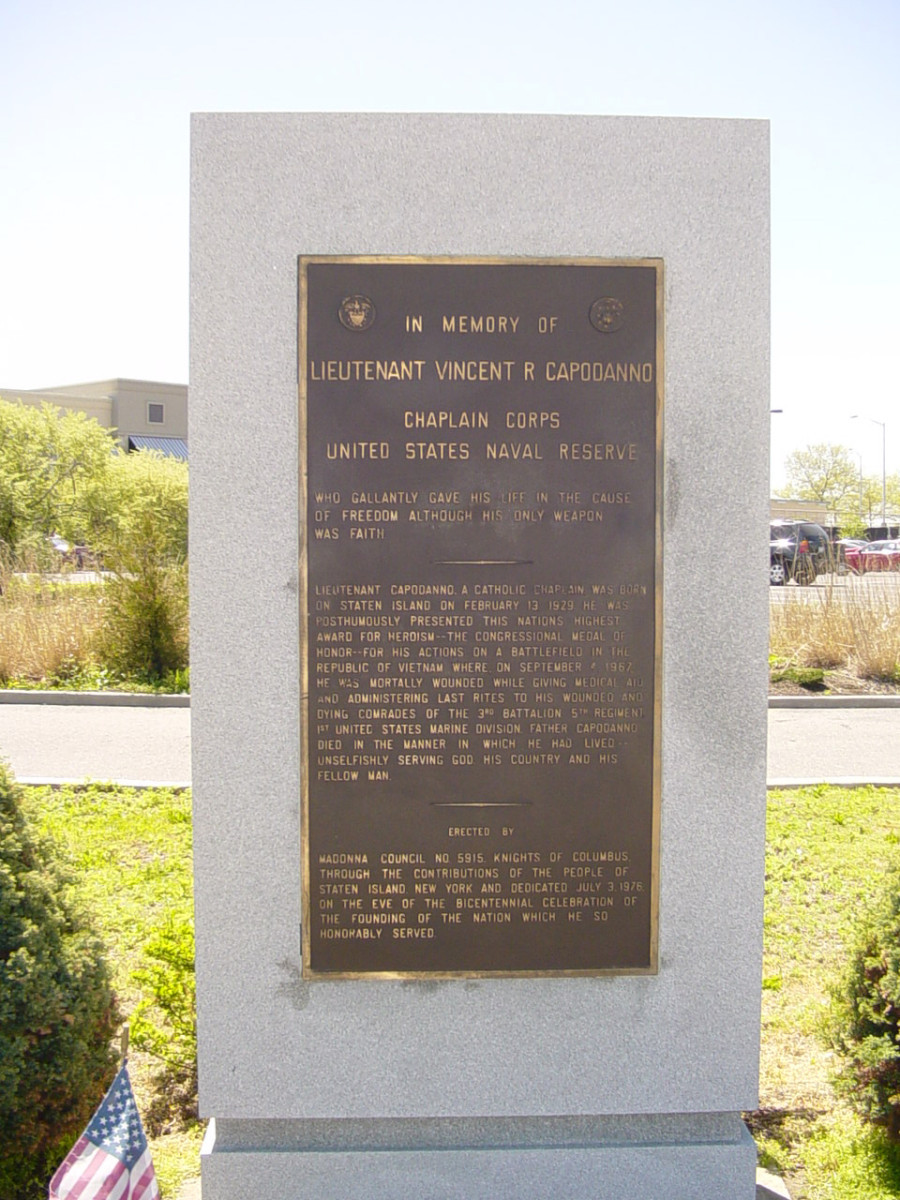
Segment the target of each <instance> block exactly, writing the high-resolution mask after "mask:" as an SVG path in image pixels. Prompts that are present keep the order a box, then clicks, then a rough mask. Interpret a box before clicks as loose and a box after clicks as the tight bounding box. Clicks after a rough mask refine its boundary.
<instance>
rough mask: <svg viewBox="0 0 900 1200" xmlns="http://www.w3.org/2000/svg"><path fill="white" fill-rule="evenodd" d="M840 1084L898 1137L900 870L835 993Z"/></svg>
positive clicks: (834, 1040)
mask: <svg viewBox="0 0 900 1200" xmlns="http://www.w3.org/2000/svg"><path fill="white" fill-rule="evenodd" d="M831 1040H832V1043H833V1044H834V1046H835V1048H836V1049H838V1050H839V1051H840V1052H841V1054H842V1055H843V1056H844V1065H843V1067H842V1070H841V1072H840V1075H839V1076H838V1079H837V1081H836V1082H837V1085H838V1088H839V1090H840V1091H842V1092H843V1093H844V1094H845V1095H846V1096H847V1097H848V1098H849V1099H850V1100H851V1102H852V1103H853V1105H854V1107H856V1108H857V1109H858V1111H859V1112H860V1113H862V1115H863V1116H865V1117H866V1118H867V1119H868V1120H870V1121H872V1122H873V1123H874V1124H876V1125H883V1126H885V1127H886V1129H887V1132H888V1135H889V1136H890V1137H891V1138H892V1139H893V1140H894V1141H897V1140H900V870H897V869H895V871H894V872H893V873H892V874H891V875H890V876H889V878H888V886H887V889H886V891H885V895H884V897H883V899H882V902H881V905H880V907H879V908H878V909H877V910H876V911H875V913H874V914H873V915H872V916H871V917H870V918H869V920H868V921H867V922H866V924H865V926H864V927H863V930H862V932H861V934H860V936H859V940H858V944H857V946H856V948H855V950H854V952H853V955H852V957H851V961H850V964H849V967H848V969H847V973H846V976H845V978H844V980H843V981H842V983H841V984H840V985H839V987H837V988H836V989H835V991H834V994H833V1025H832V1030H831Z"/></svg>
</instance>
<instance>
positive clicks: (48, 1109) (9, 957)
mask: <svg viewBox="0 0 900 1200" xmlns="http://www.w3.org/2000/svg"><path fill="white" fill-rule="evenodd" d="M117 1022H118V1011H117V1008H116V1003H115V998H114V996H113V993H112V991H111V988H110V981H109V973H108V971H107V968H106V965H105V963H104V961H103V957H102V952H101V947H100V945H99V943H98V941H97V939H96V938H95V937H94V936H93V935H92V933H91V932H90V930H89V929H88V928H87V926H86V924H85V922H84V920H83V918H82V917H80V915H79V914H77V913H76V912H75V910H74V909H73V908H72V906H71V903H70V901H69V890H68V879H67V877H66V875H65V872H64V871H63V870H62V869H61V867H60V866H59V863H58V862H57V861H56V859H55V857H54V854H53V852H52V850H51V847H50V845H49V843H47V842H44V841H41V840H39V839H38V838H37V837H36V836H35V835H34V833H33V832H32V831H31V829H30V828H29V826H28V824H27V822H26V819H25V816H24V814H23V812H22V809H21V805H20V800H19V792H18V789H17V787H16V786H15V784H14V783H13V781H12V779H11V778H10V776H9V774H8V772H7V770H6V768H5V767H3V766H2V765H0V1130H2V1134H0V1196H2V1197H3V1200H39V1198H40V1197H43V1196H46V1194H47V1180H48V1178H49V1176H50V1175H51V1174H52V1172H53V1170H54V1168H55V1167H56V1166H57V1165H58V1163H59V1162H60V1161H61V1160H62V1158H63V1157H64V1155H65V1154H66V1152H67V1151H68V1149H69V1147H70V1146H71V1145H72V1143H73V1142H74V1141H75V1139H76V1138H77V1137H78V1135H79V1133H80V1132H81V1130H82V1129H83V1128H84V1126H85V1125H86V1124H87V1122H88V1120H89V1119H90V1115H91V1112H92V1110H93V1109H94V1108H95V1107H96V1105H97V1104H98V1103H99V1101H100V1099H101V1098H102V1096H103V1093H104V1091H105V1090H106V1088H107V1086H108V1085H109V1082H110V1080H111V1079H112V1076H113V1074H114V1073H115V1055H114V1054H113V1052H112V1050H111V1039H112V1036H113V1033H114V1031H115V1026H116V1024H117Z"/></svg>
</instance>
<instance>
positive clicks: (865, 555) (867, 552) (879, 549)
mask: <svg viewBox="0 0 900 1200" xmlns="http://www.w3.org/2000/svg"><path fill="white" fill-rule="evenodd" d="M859 562H860V569H861V570H863V571H900V539H898V538H893V539H891V540H888V541H883V542H869V544H868V545H867V546H863V548H862V550H860V552H859Z"/></svg>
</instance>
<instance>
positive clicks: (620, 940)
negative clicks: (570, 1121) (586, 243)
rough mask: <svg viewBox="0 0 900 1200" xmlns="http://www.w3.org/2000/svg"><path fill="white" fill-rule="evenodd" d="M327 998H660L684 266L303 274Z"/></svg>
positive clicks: (308, 639)
mask: <svg viewBox="0 0 900 1200" xmlns="http://www.w3.org/2000/svg"><path fill="white" fill-rule="evenodd" d="M299 392H300V466H301V469H300V497H299V503H300V530H301V551H300V565H301V572H300V574H301V614H300V642H301V656H300V657H301V672H302V678H301V694H302V701H301V714H300V716H301V720H300V737H301V749H302V757H301V767H302V775H301V789H302V795H301V802H302V820H301V840H302V847H301V853H302V913H303V915H302V944H303V973H304V976H305V977H306V978H311V979H394V978H455V977H494V976H500V977H521V976H556V975H558V976H571V975H574V976H583V975H609V974H653V973H656V971H657V970H658V909H659V805H660V726H661V686H660V674H661V661H662V462H663V455H662V430H663V264H662V260H660V259H598V258H573V259H528V258H480V257H479V258H465V257H429V258H420V257H393V256H334V257H327V256H309V257H307V256H303V257H301V258H300V259H299Z"/></svg>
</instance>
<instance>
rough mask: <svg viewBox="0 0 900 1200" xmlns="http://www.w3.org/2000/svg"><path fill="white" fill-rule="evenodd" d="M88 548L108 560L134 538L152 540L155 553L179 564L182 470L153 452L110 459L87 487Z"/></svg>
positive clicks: (184, 516)
mask: <svg viewBox="0 0 900 1200" xmlns="http://www.w3.org/2000/svg"><path fill="white" fill-rule="evenodd" d="M88 490H89V491H90V496H89V498H87V499H86V501H85V504H86V507H88V508H89V510H90V512H91V520H92V533H91V542H92V545H94V546H96V547H97V548H98V549H101V550H103V552H104V554H109V555H110V556H111V558H112V559H113V560H115V559H116V558H117V557H119V556H121V555H125V554H127V552H128V547H129V546H130V545H131V544H133V543H134V541H135V540H136V539H137V538H139V537H146V536H147V535H148V533H151V534H152V540H153V542H154V546H155V550H156V552H157V553H158V554H160V555H162V556H163V557H164V558H166V559H168V560H173V559H183V558H184V557H185V556H186V555H187V546H188V466H187V463H186V462H182V461H180V460H179V459H175V458H166V457H165V456H164V455H162V454H159V453H158V452H156V451H153V450H139V451H137V452H136V453H133V454H115V455H113V457H112V459H111V461H110V463H109V467H108V470H107V471H106V472H105V473H104V474H103V475H102V476H97V477H96V478H95V479H94V480H92V481H91V483H90V485H89V489H88Z"/></svg>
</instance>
